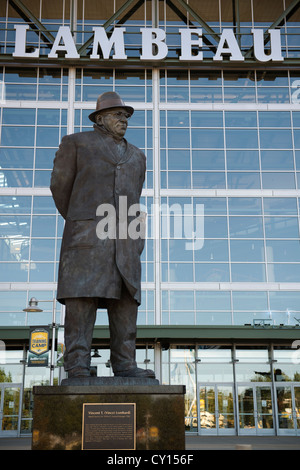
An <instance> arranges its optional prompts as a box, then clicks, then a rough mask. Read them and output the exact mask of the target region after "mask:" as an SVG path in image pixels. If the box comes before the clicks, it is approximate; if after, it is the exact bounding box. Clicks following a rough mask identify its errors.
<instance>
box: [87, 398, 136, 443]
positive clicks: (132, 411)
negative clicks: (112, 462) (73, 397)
mask: <svg viewBox="0 0 300 470" xmlns="http://www.w3.org/2000/svg"><path fill="white" fill-rule="evenodd" d="M135 428H136V404H135V403H84V404H83V413H82V450H135V442H136V431H135Z"/></svg>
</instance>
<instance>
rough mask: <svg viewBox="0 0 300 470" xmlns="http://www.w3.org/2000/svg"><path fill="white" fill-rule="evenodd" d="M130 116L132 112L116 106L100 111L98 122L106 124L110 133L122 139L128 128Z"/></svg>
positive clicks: (97, 117)
mask: <svg viewBox="0 0 300 470" xmlns="http://www.w3.org/2000/svg"><path fill="white" fill-rule="evenodd" d="M129 118H130V114H129V113H127V112H126V110H125V109H124V108H114V109H110V110H107V111H103V112H102V113H99V114H98V115H97V116H96V122H97V124H99V125H102V126H104V127H105V129H106V130H107V131H108V132H109V133H110V134H112V135H113V136H115V137H116V138H119V139H121V138H122V137H123V136H124V135H125V132H126V130H127V126H128V119H129Z"/></svg>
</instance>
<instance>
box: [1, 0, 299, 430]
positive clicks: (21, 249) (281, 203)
mask: <svg viewBox="0 0 300 470" xmlns="http://www.w3.org/2000/svg"><path fill="white" fill-rule="evenodd" d="M0 62H1V63H0V105H1V109H0V137H1V148H0V340H1V341H0V437H6V436H24V435H29V434H30V433H31V430H32V403H33V399H32V387H33V386H34V385H45V384H51V385H53V386H56V385H58V384H59V383H60V380H61V379H62V378H63V377H64V370H63V367H62V360H61V352H62V350H63V340H62V338H63V322H64V310H63V307H62V306H61V305H60V304H59V303H57V302H56V300H55V297H56V281H57V271H58V262H59V253H60V244H61V237H62V230H63V223H64V221H63V219H62V217H61V216H60V215H59V214H58V212H57V210H56V208H55V206H54V203H53V200H52V197H51V193H50V190H49V183H50V175H51V170H52V165H53V158H54V156H55V152H56V150H57V148H58V146H59V143H60V141H61V138H62V137H63V136H64V135H66V134H70V133H74V132H81V131H85V130H90V129H91V127H92V123H91V122H90V121H89V119H88V115H89V113H91V111H93V110H94V109H95V104H96V100H97V97H98V96H99V95H100V94H101V93H103V92H105V91H116V92H118V93H119V94H120V95H121V97H122V98H123V99H124V101H125V102H126V104H128V105H130V106H133V107H134V108H135V113H134V115H133V116H132V118H131V120H130V121H129V128H128V130H127V134H126V138H127V139H128V140H129V141H130V142H132V143H133V144H135V145H136V146H138V147H140V148H141V149H143V150H144V152H145V154H146V156H147V175H146V180H145V184H144V189H143V195H142V204H143V205H144V206H145V207H146V209H147V213H148V222H147V239H146V244H145V249H144V252H143V255H142V265H143V275H142V288H143V298H142V305H141V307H140V309H139V317H138V340H137V360H138V363H139V366H140V367H145V368H146V367H149V368H151V369H153V368H154V369H155V371H156V375H157V377H158V378H159V379H160V382H161V383H162V384H184V385H186V418H185V426H186V432H187V433H197V434H200V435H293V436H295V435H300V363H299V362H300V354H299V350H298V348H299V346H300V326H299V324H300V240H299V196H300V178H299V176H300V105H299V103H300V1H299V0H272V1H270V0H210V1H207V2H200V1H197V0H127V1H125V0H112V1H110V2H107V1H104V0H96V1H95V0H52V1H51V2H49V1H46V0H1V2H0ZM298 185H299V188H298ZM32 299H33V300H32ZM29 304H30V305H29ZM34 335H36V336H34ZM34 338H35V339H38V340H39V341H38V342H37V343H39V344H37V343H34ZM41 338H42V339H41ZM48 340H49V341H48ZM48 343H49V350H48ZM43 345H44V346H43ZM43 347H44V349H43ZM34 348H35V349H34ZM92 356H93V357H92V367H93V370H94V371H95V373H96V374H97V375H98V376H101V375H112V370H111V367H110V362H109V332H108V321H107V314H106V312H105V311H101V310H99V312H98V315H97V323H96V326H95V330H94V339H93V350H92Z"/></svg>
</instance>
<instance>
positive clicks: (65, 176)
mask: <svg viewBox="0 0 300 470" xmlns="http://www.w3.org/2000/svg"><path fill="white" fill-rule="evenodd" d="M76 166H77V165H76V145H75V143H74V141H73V139H72V138H71V137H70V136H65V137H63V139H62V141H61V144H60V146H59V149H58V151H57V152H56V154H55V158H54V163H53V171H52V174H51V183H50V189H51V192H52V196H53V199H54V202H55V205H56V207H57V209H58V212H59V213H60V214H61V215H62V216H63V218H64V219H65V218H66V217H67V213H68V207H69V201H70V197H71V193H72V188H73V183H74V180H75V176H76Z"/></svg>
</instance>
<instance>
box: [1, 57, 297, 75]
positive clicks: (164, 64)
mask: <svg viewBox="0 0 300 470" xmlns="http://www.w3.org/2000/svg"><path fill="white" fill-rule="evenodd" d="M26 63H27V64H28V65H30V66H31V67H35V66H38V65H43V66H44V67H45V66H48V67H52V66H55V65H56V66H60V67H72V66H78V67H91V68H93V67H98V68H99V67H104V68H114V67H116V68H120V67H122V68H123V67H127V68H133V67H134V68H136V69H138V68H146V67H150V68H152V67H158V68H172V67H173V68H175V67H176V69H177V70H178V67H180V68H181V69H183V68H191V69H197V70H199V71H201V70H207V69H210V70H221V69H230V70H244V69H249V67H251V69H252V70H253V69H263V70H266V67H267V68H268V70H271V69H272V70H288V69H291V70H292V68H293V67H296V69H297V70H298V69H299V66H300V58H296V57H291V58H285V59H284V61H283V62H280V64H278V62H273V61H270V62H269V63H268V64H266V63H265V62H263V63H260V62H258V61H257V60H255V59H254V58H252V57H250V58H248V59H246V60H244V61H242V62H235V63H233V62H232V61H230V60H227V59H225V58H224V60H222V62H216V61H214V60H213V59H211V58H207V59H203V60H201V61H197V62H196V61H192V62H189V61H184V62H182V61H181V60H179V59H177V58H166V59H163V60H159V61H155V60H149V61H146V60H143V61H141V60H140V59H139V58H137V57H128V58H127V59H126V60H118V61H117V62H114V61H113V60H111V59H97V60H91V59H90V57H89V56H82V57H80V58H78V59H65V58H64V57H57V58H53V59H49V58H48V56H47V55H45V56H40V57H39V58H36V59H34V61H33V60H32V59H28V58H15V57H12V55H11V54H0V65H10V66H12V65H14V66H16V67H17V66H20V67H23V66H24V64H26Z"/></svg>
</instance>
